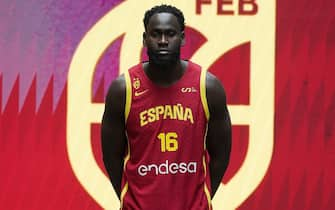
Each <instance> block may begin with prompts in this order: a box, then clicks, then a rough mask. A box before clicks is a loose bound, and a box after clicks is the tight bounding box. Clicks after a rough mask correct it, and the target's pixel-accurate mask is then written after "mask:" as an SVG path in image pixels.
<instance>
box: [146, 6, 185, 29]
mask: <svg viewBox="0 0 335 210" xmlns="http://www.w3.org/2000/svg"><path fill="white" fill-rule="evenodd" d="M163 12H166V13H170V14H172V15H174V16H175V17H176V18H177V20H178V23H179V25H180V28H181V31H184V29H185V18H184V14H183V12H182V11H180V10H179V9H178V8H176V7H174V6H171V5H166V4H162V5H158V6H154V7H153V8H151V9H149V10H147V11H146V12H145V14H144V18H143V23H144V28H145V30H146V29H147V26H148V23H149V20H150V18H151V17H152V16H153V15H154V14H157V13H163Z"/></svg>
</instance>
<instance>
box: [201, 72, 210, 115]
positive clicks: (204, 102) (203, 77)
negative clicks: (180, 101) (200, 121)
mask: <svg viewBox="0 0 335 210" xmlns="http://www.w3.org/2000/svg"><path fill="white" fill-rule="evenodd" d="M206 72H207V71H206V70H201V74H200V97H201V103H202V107H203V109H204V111H205V115H206V119H207V121H209V117H210V113H209V108H208V103H207V95H206Z"/></svg>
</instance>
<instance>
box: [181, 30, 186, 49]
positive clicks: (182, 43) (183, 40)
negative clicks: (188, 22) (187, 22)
mask: <svg viewBox="0 0 335 210" xmlns="http://www.w3.org/2000/svg"><path fill="white" fill-rule="evenodd" d="M180 37H181V46H184V45H185V33H184V31H182V32H181V35H180Z"/></svg>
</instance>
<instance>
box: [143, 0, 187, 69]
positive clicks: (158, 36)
mask: <svg viewBox="0 0 335 210" xmlns="http://www.w3.org/2000/svg"><path fill="white" fill-rule="evenodd" d="M143 22H144V27H145V32H144V33H143V44H144V46H146V47H147V54H148V56H149V61H150V62H151V63H153V64H157V65H170V64H174V63H176V62H177V61H178V60H179V59H180V47H181V46H182V45H183V44H184V28H185V24H184V16H183V13H182V12H181V11H180V10H179V9H177V8H175V7H173V6H168V5H160V6H155V7H153V8H152V9H150V10H148V11H147V12H146V13H145V15H144V19H143Z"/></svg>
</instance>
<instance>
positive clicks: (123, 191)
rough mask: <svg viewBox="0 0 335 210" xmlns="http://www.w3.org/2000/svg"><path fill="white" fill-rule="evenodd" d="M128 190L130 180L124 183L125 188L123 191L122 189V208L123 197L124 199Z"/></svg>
mask: <svg viewBox="0 0 335 210" xmlns="http://www.w3.org/2000/svg"><path fill="white" fill-rule="evenodd" d="M127 191H128V182H126V184H125V185H124V187H123V189H122V191H121V196H120V197H121V198H120V200H121V209H122V207H123V199H124V196H125V195H126V192H127Z"/></svg>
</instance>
